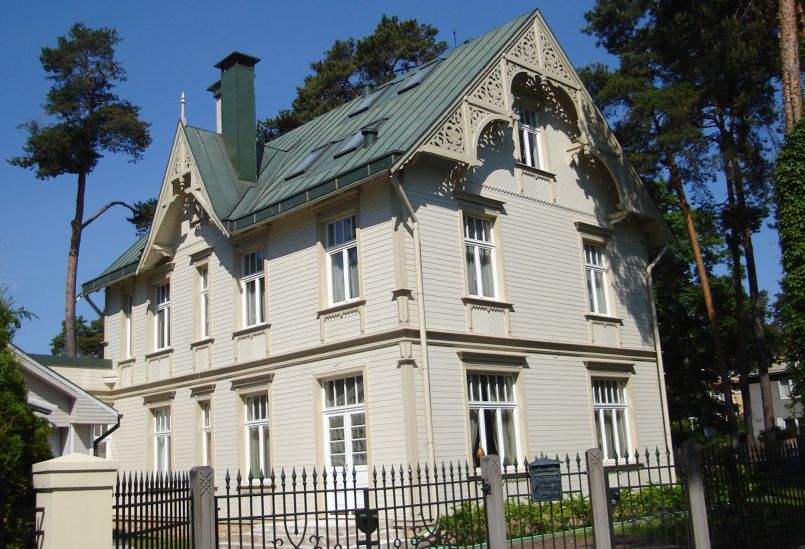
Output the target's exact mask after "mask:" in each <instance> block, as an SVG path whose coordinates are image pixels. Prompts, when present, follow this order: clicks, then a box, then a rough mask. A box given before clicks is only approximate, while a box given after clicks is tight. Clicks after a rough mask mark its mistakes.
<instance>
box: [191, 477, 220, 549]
mask: <svg viewBox="0 0 805 549" xmlns="http://www.w3.org/2000/svg"><path fill="white" fill-rule="evenodd" d="M190 494H191V497H192V499H193V540H194V542H195V543H194V547H195V548H196V549H215V538H216V536H215V531H216V528H217V527H218V525H217V524H216V517H215V471H214V470H213V468H212V467H207V466H206V465H204V466H199V467H193V468H192V469H190Z"/></svg>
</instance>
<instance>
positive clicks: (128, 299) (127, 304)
mask: <svg viewBox="0 0 805 549" xmlns="http://www.w3.org/2000/svg"><path fill="white" fill-rule="evenodd" d="M122 301H123V303H122V311H123V339H124V341H123V346H122V354H123V359H124V360H128V359H130V358H132V357H133V356H134V337H133V336H134V319H133V318H132V315H133V313H134V296H132V295H131V294H130V293H124V294H123V298H122Z"/></svg>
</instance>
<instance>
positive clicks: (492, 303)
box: [461, 295, 514, 311]
mask: <svg viewBox="0 0 805 549" xmlns="http://www.w3.org/2000/svg"><path fill="white" fill-rule="evenodd" d="M461 302H462V303H464V305H483V306H487V307H497V308H499V309H508V310H510V311H513V310H514V305H512V304H511V303H508V302H506V301H498V300H497V299H491V298H488V297H477V296H472V295H465V296H464V297H462V298H461Z"/></svg>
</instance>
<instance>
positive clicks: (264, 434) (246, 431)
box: [241, 390, 271, 481]
mask: <svg viewBox="0 0 805 549" xmlns="http://www.w3.org/2000/svg"><path fill="white" fill-rule="evenodd" d="M241 399H242V403H243V464H244V467H243V470H244V471H246V476H245V478H246V479H249V477H250V476H251V480H252V481H259V479H260V473H261V471H262V474H263V478H266V477H268V476H269V474H270V471H271V410H270V399H269V397H268V391H267V390H264V391H258V392H252V393H245V394H243V395H241ZM253 399H265V406H264V408H263V409H264V411H265V417H259V418H257V419H249V409H250V408H249V406H250V401H252V400H253ZM257 410H258V411H262V410H261V407H260V405H258V407H257ZM251 428H257V441H258V442H257V444H258V447H257V459H258V462H259V467H260V468H261V469H260V470H258V471H257V472H253V471H252V463H251V449H252V448H251V438H250V433H251Z"/></svg>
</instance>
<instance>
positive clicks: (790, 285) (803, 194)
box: [775, 120, 805, 403]
mask: <svg viewBox="0 0 805 549" xmlns="http://www.w3.org/2000/svg"><path fill="white" fill-rule="evenodd" d="M775 182H776V189H775V190H776V199H777V229H778V231H779V232H780V247H781V249H782V264H783V279H782V282H781V285H782V288H783V296H782V299H781V300H780V303H779V304H778V309H779V319H780V323H781V325H782V333H783V341H784V346H785V350H784V354H783V360H784V361H785V362H786V363H787V364H788V369H789V371H790V372H791V374H792V379H793V380H794V393H793V395H792V396H793V397H794V399H793V400H794V402H799V403H803V402H804V401H805V121H803V120H800V121H799V122H797V124H796V126H794V128H793V129H792V130H791V131H790V132H789V133H788V135H787V136H786V140H785V145H784V146H783V148H782V150H781V151H780V154H779V155H778V157H777V169H776V172H775Z"/></svg>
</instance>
